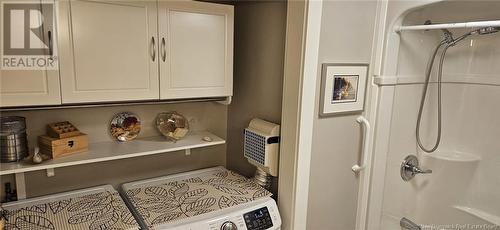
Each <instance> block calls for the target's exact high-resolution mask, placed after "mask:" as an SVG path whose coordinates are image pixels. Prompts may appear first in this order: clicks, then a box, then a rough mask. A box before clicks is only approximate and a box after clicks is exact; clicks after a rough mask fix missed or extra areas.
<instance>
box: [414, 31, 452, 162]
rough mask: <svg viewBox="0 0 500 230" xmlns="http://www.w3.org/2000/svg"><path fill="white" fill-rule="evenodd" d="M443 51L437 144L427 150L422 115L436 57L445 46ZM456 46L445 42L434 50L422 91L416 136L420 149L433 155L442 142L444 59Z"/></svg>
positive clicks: (439, 75)
mask: <svg viewBox="0 0 500 230" xmlns="http://www.w3.org/2000/svg"><path fill="white" fill-rule="evenodd" d="M445 44H446V46H445V47H444V49H443V52H442V53H441V57H440V59H439V67H438V75H437V87H438V105H437V107H438V111H437V123H438V124H437V138H436V142H435V143H434V146H433V147H432V148H427V147H425V146H424V145H423V143H422V140H421V137H420V123H421V121H422V113H423V110H424V105H425V99H426V97H427V89H428V87H429V82H430V79H431V73H432V67H433V65H434V60H435V59H436V55H437V53H438V51H439V49H440V48H441V47H442V46H443V45H445ZM453 45H454V44H452V43H447V42H446V41H445V40H444V41H442V42H441V43H439V45H438V46H437V47H436V49H435V50H434V53H433V54H432V57H431V60H430V62H429V63H428V64H427V70H426V73H425V74H426V78H425V83H424V89H423V90H422V98H421V100H420V108H419V110H418V118H417V127H416V129H415V132H416V136H417V143H418V146H419V147H420V149H422V150H423V151H424V152H427V153H432V152H434V151H436V149H437V148H438V147H439V143H440V142H441V126H442V122H441V79H442V76H443V63H444V58H445V56H446V51H447V50H448V48H449V47H450V46H453Z"/></svg>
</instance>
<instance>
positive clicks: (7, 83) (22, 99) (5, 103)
mask: <svg viewBox="0 0 500 230" xmlns="http://www.w3.org/2000/svg"><path fill="white" fill-rule="evenodd" d="M36 10H37V11H38V12H41V15H40V14H29V17H30V21H33V20H35V21H37V22H38V25H42V23H41V22H42V17H47V20H48V19H49V18H50V17H49V15H44V14H43V13H44V12H47V11H44V10H41V9H36ZM18 12H19V11H18ZM35 12H36V11H35ZM3 13H5V12H3ZM21 13H23V16H24V18H26V17H27V16H28V15H27V11H24V12H23V11H21ZM40 16H41V17H40ZM2 23H3V22H2ZM55 28H56V27H55V26H53V25H50V24H48V23H46V24H45V25H44V26H40V27H37V29H33V30H37V33H36V34H37V35H35V34H26V33H23V34H21V37H19V36H18V37H16V40H17V41H23V40H24V41H25V42H24V44H21V46H23V48H27V47H30V48H31V47H32V46H34V47H41V48H44V49H47V48H49V47H48V46H47V45H46V44H49V35H48V34H49V33H50V34H51V35H50V44H55V41H54V39H56V36H55V31H54V29H55ZM28 36H30V39H29V42H30V43H29V45H27V44H26V41H28V40H27V39H26V38H27V37H28ZM23 37H24V39H23ZM0 40H1V44H2V52H3V51H4V50H3V49H4V48H6V47H7V46H9V47H10V45H11V43H9V44H5V43H7V41H4V40H3V37H2V38H0ZM34 43H36V44H34ZM3 45H5V46H3ZM16 47H17V46H16ZM18 48H20V47H18ZM50 48H51V51H50V52H51V54H52V56H53V57H54V58H57V47H50ZM40 52H42V53H41V55H48V53H47V51H40ZM18 57H21V58H22V57H24V56H18ZM26 57H28V58H31V57H32V56H26ZM16 60H17V59H16ZM24 60H25V59H24ZM45 60H47V59H45ZM59 104H61V93H60V85H59V71H58V70H57V69H47V68H38V69H36V70H24V69H23V70H22V69H11V70H6V69H1V70H0V106H1V107H12V106H38V105H59Z"/></svg>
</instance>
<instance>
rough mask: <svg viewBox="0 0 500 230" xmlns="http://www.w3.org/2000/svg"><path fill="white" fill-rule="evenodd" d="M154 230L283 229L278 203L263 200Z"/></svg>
mask: <svg viewBox="0 0 500 230" xmlns="http://www.w3.org/2000/svg"><path fill="white" fill-rule="evenodd" d="M208 214H210V213H208ZM154 229H155V230H166V229H168V230H279V229H281V217H280V214H279V212H278V206H277V205H276V202H275V201H274V200H273V199H271V198H262V199H259V200H255V201H252V202H249V203H245V204H240V205H235V206H232V207H229V208H226V209H223V210H220V211H219V212H217V214H216V213H213V215H205V216H204V215H200V216H197V217H191V218H186V219H184V220H182V221H180V222H177V223H169V224H165V225H161V226H157V227H155V228H154Z"/></svg>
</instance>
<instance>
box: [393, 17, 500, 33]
mask: <svg viewBox="0 0 500 230" xmlns="http://www.w3.org/2000/svg"><path fill="white" fill-rule="evenodd" d="M490 26H492V27H500V20H493V21H477V22H460V23H443V24H431V25H417V26H398V27H396V29H395V31H396V32H398V33H399V32H401V31H409V30H439V29H458V28H482V27H490Z"/></svg>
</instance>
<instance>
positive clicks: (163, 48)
mask: <svg viewBox="0 0 500 230" xmlns="http://www.w3.org/2000/svg"><path fill="white" fill-rule="evenodd" d="M161 59H162V61H163V62H165V59H167V50H166V48H165V38H161Z"/></svg>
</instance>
